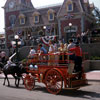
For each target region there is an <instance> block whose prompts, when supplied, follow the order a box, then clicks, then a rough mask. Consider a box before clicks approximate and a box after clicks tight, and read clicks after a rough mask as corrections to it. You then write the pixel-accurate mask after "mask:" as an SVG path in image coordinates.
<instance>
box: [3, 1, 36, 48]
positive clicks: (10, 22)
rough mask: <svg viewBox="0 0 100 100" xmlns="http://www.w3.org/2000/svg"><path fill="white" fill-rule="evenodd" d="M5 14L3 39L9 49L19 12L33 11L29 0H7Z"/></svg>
mask: <svg viewBox="0 0 100 100" xmlns="http://www.w3.org/2000/svg"><path fill="white" fill-rule="evenodd" d="M3 8H4V13H5V38H6V45H7V47H8V48H9V47H10V46H11V41H12V39H13V37H14V32H13V27H14V25H15V23H16V19H17V17H18V15H19V14H20V12H21V11H24V10H25V11H26V10H30V9H33V8H34V7H33V5H32V2H31V0H7V1H6V3H5V5H4V7H3Z"/></svg>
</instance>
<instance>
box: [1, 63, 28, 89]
mask: <svg viewBox="0 0 100 100" xmlns="http://www.w3.org/2000/svg"><path fill="white" fill-rule="evenodd" d="M3 73H4V75H5V78H4V83H3V85H5V82H6V79H7V81H8V86H10V82H9V79H8V76H7V75H9V74H10V75H12V76H13V77H14V78H15V85H16V87H18V86H19V82H20V77H22V74H23V73H27V71H26V69H25V68H24V67H23V66H22V64H20V65H17V64H11V65H10V66H9V65H8V64H6V65H5V66H4V68H3ZM17 81H18V82H17Z"/></svg>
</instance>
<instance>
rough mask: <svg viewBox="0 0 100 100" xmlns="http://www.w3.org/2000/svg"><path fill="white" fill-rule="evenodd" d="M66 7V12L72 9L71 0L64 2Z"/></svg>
mask: <svg viewBox="0 0 100 100" xmlns="http://www.w3.org/2000/svg"><path fill="white" fill-rule="evenodd" d="M66 8H67V11H68V12H70V11H73V2H72V0H68V1H67V2H66Z"/></svg>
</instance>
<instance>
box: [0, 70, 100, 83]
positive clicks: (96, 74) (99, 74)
mask: <svg viewBox="0 0 100 100" xmlns="http://www.w3.org/2000/svg"><path fill="white" fill-rule="evenodd" d="M8 77H9V78H13V77H12V76H11V75H8ZM3 78H4V74H0V79H3ZM86 78H87V80H88V81H99V82H100V70H98V71H90V72H87V73H86Z"/></svg>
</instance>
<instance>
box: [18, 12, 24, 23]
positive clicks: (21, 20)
mask: <svg viewBox="0 0 100 100" xmlns="http://www.w3.org/2000/svg"><path fill="white" fill-rule="evenodd" d="M19 20H20V24H25V15H24V14H20V15H19Z"/></svg>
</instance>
